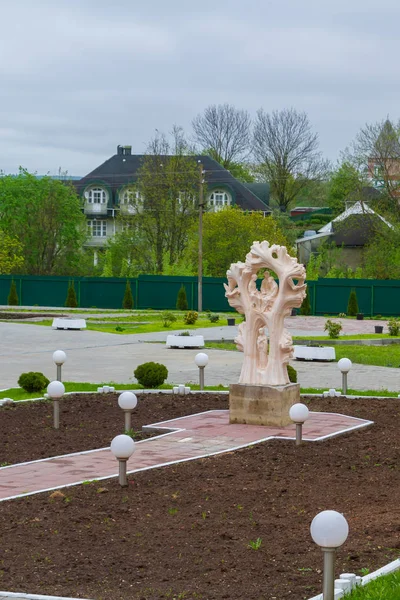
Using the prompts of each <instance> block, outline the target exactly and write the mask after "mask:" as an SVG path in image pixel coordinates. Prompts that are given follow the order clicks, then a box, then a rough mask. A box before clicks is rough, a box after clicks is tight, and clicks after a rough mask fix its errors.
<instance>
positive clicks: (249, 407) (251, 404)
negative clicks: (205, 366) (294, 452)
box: [229, 383, 300, 427]
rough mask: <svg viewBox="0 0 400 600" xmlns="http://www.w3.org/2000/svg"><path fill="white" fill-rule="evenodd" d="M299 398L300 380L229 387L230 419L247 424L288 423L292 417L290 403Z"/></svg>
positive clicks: (283, 424) (277, 425) (277, 424)
mask: <svg viewBox="0 0 400 600" xmlns="http://www.w3.org/2000/svg"><path fill="white" fill-rule="evenodd" d="M296 402H300V384H298V383H288V384H287V385H250V384H243V383H235V384H233V385H231V386H230V387H229V422H230V423H245V424H247V425H272V426H276V427H285V426H286V425H290V424H291V423H292V420H291V419H290V417H289V410H290V407H291V406H292V405H293V404H295V403H296Z"/></svg>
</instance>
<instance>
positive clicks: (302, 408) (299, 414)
mask: <svg viewBox="0 0 400 600" xmlns="http://www.w3.org/2000/svg"><path fill="white" fill-rule="evenodd" d="M309 414H310V411H309V410H308V408H307V406H306V405H305V404H302V403H301V402H298V403H297V404H293V406H291V407H290V410H289V417H290V418H291V419H292V421H293V422H294V423H304V421H307V419H308V417H309Z"/></svg>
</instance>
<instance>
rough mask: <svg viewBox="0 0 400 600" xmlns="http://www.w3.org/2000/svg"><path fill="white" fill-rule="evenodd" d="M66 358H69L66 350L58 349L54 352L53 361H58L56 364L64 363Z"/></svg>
mask: <svg viewBox="0 0 400 600" xmlns="http://www.w3.org/2000/svg"><path fill="white" fill-rule="evenodd" d="M66 360H67V355H66V354H65V352H64V351H63V350H56V351H55V352H54V353H53V361H54V362H55V363H56V365H63V364H64V363H65V361H66Z"/></svg>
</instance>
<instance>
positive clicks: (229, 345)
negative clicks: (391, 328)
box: [206, 340, 400, 368]
mask: <svg viewBox="0 0 400 600" xmlns="http://www.w3.org/2000/svg"><path fill="white" fill-rule="evenodd" d="M294 341H295V342H297V341H299V340H294ZM206 348H217V349H218V350H237V348H236V344H234V343H233V342H207V345H206ZM335 351H336V359H337V360H339V359H341V358H344V357H345V358H349V359H350V360H351V362H353V363H358V364H360V365H375V366H378V367H392V368H399V367H400V344H399V345H397V344H396V345H390V346H358V345H356V346H335Z"/></svg>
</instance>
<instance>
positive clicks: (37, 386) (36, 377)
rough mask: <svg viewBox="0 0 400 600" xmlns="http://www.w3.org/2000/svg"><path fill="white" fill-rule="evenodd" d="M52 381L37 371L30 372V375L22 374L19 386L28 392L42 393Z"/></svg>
mask: <svg viewBox="0 0 400 600" xmlns="http://www.w3.org/2000/svg"><path fill="white" fill-rule="evenodd" d="M49 383H50V381H49V380H48V379H47V377H45V375H43V373H38V372H35V371H29V373H22V374H21V375H20V377H19V379H18V385H19V386H21V387H22V389H23V390H25V391H26V392H29V393H32V392H42V391H43V390H44V389H45V388H46V387H47V386H48V385H49Z"/></svg>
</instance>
